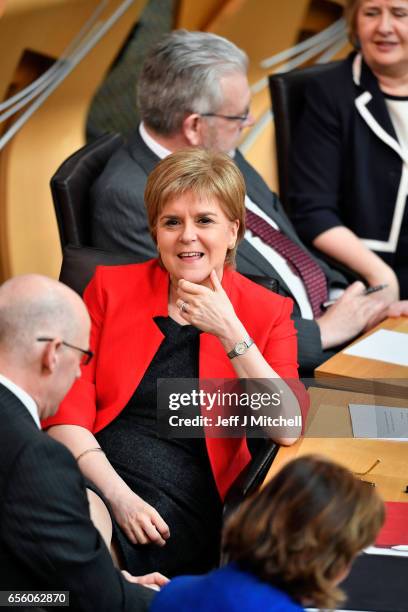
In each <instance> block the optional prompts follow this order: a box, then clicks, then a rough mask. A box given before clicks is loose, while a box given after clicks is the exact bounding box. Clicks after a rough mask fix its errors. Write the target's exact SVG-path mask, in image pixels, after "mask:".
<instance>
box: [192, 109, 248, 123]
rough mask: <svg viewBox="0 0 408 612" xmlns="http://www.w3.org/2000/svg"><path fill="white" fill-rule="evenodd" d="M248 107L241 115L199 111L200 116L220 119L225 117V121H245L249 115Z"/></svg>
mask: <svg viewBox="0 0 408 612" xmlns="http://www.w3.org/2000/svg"><path fill="white" fill-rule="evenodd" d="M249 113H250V111H249V109H248V110H247V111H245V113H244V114H243V115H221V114H219V113H200V116H201V117H219V118H220V119H226V120H227V121H240V122H241V123H245V121H247V119H248V117H249Z"/></svg>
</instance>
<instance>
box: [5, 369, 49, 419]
mask: <svg viewBox="0 0 408 612" xmlns="http://www.w3.org/2000/svg"><path fill="white" fill-rule="evenodd" d="M0 383H1V384H2V385H4V386H5V387H7V389H8V390H9V391H11V392H12V394H13V395H15V396H16V397H17V398H18V399H19V400H20V402H21V403H22V404H24V406H25V407H26V408H27V410H28V412H29V413H30V414H31V416H32V417H33V419H34V422H35V424H36V425H37V427H38V429H41V424H40V417H39V416H38V410H37V404H36V403H35V401H34V400H33V398H32V397H31V395H28V393H26V392H25V391H24V389H22V388H21V387H19V386H18V385H16V384H15V383H13V381H12V380H10V379H9V378H6V377H5V376H3V375H2V374H0Z"/></svg>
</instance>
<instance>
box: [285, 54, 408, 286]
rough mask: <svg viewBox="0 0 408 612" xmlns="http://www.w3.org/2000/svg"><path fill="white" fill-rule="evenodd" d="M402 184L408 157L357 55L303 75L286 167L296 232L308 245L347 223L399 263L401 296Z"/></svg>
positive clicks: (406, 256) (405, 238)
mask: <svg viewBox="0 0 408 612" xmlns="http://www.w3.org/2000/svg"><path fill="white" fill-rule="evenodd" d="M407 190H408V156H407V155H406V154H404V151H403V150H402V148H401V146H400V144H399V142H398V138H397V136H396V133H395V130H394V127H393V124H392V122H391V118H390V115H389V113H388V110H387V106H386V101H385V97H384V95H383V93H382V92H381V90H380V88H379V86H378V82H377V79H376V77H375V76H374V74H373V73H372V72H371V70H370V69H369V67H368V66H367V64H366V63H365V62H364V60H363V59H362V56H361V55H359V54H358V55H356V54H355V53H353V54H351V55H350V56H349V57H348V58H347V59H346V60H344V61H342V62H336V64H334V65H333V68H332V69H330V70H328V71H325V72H324V74H320V75H315V76H313V77H311V80H310V83H309V84H308V87H307V90H306V93H305V107H304V112H303V115H302V117H301V119H300V121H299V123H298V126H297V131H296V137H295V140H294V146H293V152H292V159H291V165H290V194H289V195H290V205H291V210H293V217H292V219H293V222H294V224H295V227H296V229H297V231H298V232H299V235H300V237H301V238H302V239H303V240H305V241H306V242H307V243H310V242H312V241H313V240H314V239H315V238H316V236H318V235H319V234H321V233H322V232H324V231H326V230H328V229H330V228H332V227H336V226H339V225H345V226H347V227H349V228H350V229H351V230H352V231H353V232H354V233H355V234H356V235H357V236H359V238H361V240H362V241H363V242H364V244H365V245H366V246H367V247H368V248H370V249H372V250H373V251H376V252H377V253H378V255H379V256H380V257H382V258H383V259H384V260H385V261H386V262H387V263H388V264H389V265H391V266H392V267H393V268H394V269H395V268H397V270H396V271H397V274H398V268H399V267H401V268H402V267H405V268H406V273H405V275H403V278H400V279H399V280H400V284H401V289H402V291H401V294H402V295H403V294H405V297H408V211H407V207H406V194H407ZM401 281H403V282H401ZM403 285H405V286H403Z"/></svg>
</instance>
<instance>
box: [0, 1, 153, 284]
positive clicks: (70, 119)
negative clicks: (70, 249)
mask: <svg viewBox="0 0 408 612" xmlns="http://www.w3.org/2000/svg"><path fill="white" fill-rule="evenodd" d="M145 2H146V0H136V1H135V2H134V4H133V5H132V7H131V8H130V9H129V10H128V11H127V12H126V13H125V14H124V16H123V17H122V18H121V19H120V20H119V22H118V23H117V24H116V25H115V26H114V27H113V28H112V30H111V31H110V32H109V33H108V34H107V35H106V36H105V37H104V38H103V39H102V41H100V42H99V43H98V45H97V46H96V47H95V48H94V49H93V50H92V51H91V52H90V53H89V55H88V56H87V57H86V58H85V59H84V60H83V61H82V62H81V63H80V64H79V65H78V66H77V68H76V69H75V70H74V71H73V72H72V73H71V75H70V76H69V77H67V79H66V80H65V81H64V82H63V83H62V84H61V86H60V87H59V88H58V89H57V90H56V91H55V92H54V93H53V94H52V95H51V96H50V97H49V98H48V99H47V101H46V102H45V104H44V105H43V106H42V107H41V108H40V109H39V110H38V111H37V112H36V113H35V114H34V115H33V116H32V118H31V119H30V120H29V122H28V123H27V124H26V125H25V126H24V127H23V128H22V130H21V131H20V132H18V134H17V135H16V136H15V137H14V138H13V139H12V141H10V142H9V144H8V145H7V146H6V148H5V149H4V150H3V151H2V152H1V153H0V179H1V188H0V227H1V230H2V236H1V245H0V248H1V251H0V281H1V280H4V279H6V278H8V277H9V276H14V275H16V274H21V273H26V272H41V273H43V274H47V275H49V276H53V277H56V276H57V275H58V272H59V267H60V258H61V255H60V247H59V239H58V231H57V226H56V221H55V217H54V210H53V205H52V200H51V194H50V190H49V185H48V184H49V179H50V177H51V175H52V173H53V172H54V171H55V169H56V168H57V166H58V165H59V164H60V163H61V162H62V161H63V160H64V159H65V158H66V157H67V156H68V155H69V154H70V153H72V152H73V151H74V150H75V149H78V148H79V147H80V146H82V144H83V143H84V127H85V119H86V114H87V111H88V107H89V103H90V101H91V99H92V97H93V95H94V92H95V90H96V88H97V87H98V85H99V84H100V82H101V81H102V79H103V77H104V74H105V71H106V70H107V68H108V67H109V65H110V64H111V62H112V61H113V59H114V58H115V55H116V54H117V52H118V50H119V49H120V47H121V45H122V43H123V41H124V40H125V39H126V37H127V35H128V33H129V30H130V29H131V27H132V26H133V25H134V23H135V22H136V20H137V18H138V16H139V14H140V12H141V10H142V8H143V6H144V4H145ZM99 4H100V2H99V0H13V2H9V4H8V5H7V7H6V11H5V13H4V15H3V17H2V19H1V20H0V40H1V41H2V48H3V49H7V53H4V52H3V53H2V62H1V66H0V87H1V88H2V89H1V90H0V99H4V97H5V95H6V92H7V91H8V89H9V86H10V84H11V83H12V82H14V81H15V75H16V71H17V67H18V65H19V62H20V59H21V57H22V56H23V53H24V51H25V50H26V49H31V50H33V51H34V52H35V53H38V54H44V55H46V56H48V57H51V59H55V58H57V57H58V56H59V55H60V54H61V53H62V52H63V50H64V48H65V47H66V45H67V44H68V43H69V42H70V41H71V40H72V39H73V38H74V37H75V36H76V35H77V33H78V32H79V31H80V29H81V27H82V26H83V24H84V22H85V21H86V20H87V19H88V18H89V17H90V15H91V14H92V13H93V11H94V10H95V8H96V7H97V6H98V5H99ZM120 4H121V0H112V1H111V2H109V3H108V7H107V8H106V9H105V10H104V12H103V14H102V16H101V18H103V19H105V18H106V17H108V16H110V15H111V14H112V13H113V12H114V10H115V9H116V8H117V7H118V6H119V5H120Z"/></svg>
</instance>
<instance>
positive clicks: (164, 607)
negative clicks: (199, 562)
mask: <svg viewBox="0 0 408 612" xmlns="http://www.w3.org/2000/svg"><path fill="white" fill-rule="evenodd" d="M217 610H219V611H220V612H260V611H262V612H301V611H303V608H302V607H301V606H299V604H297V603H295V602H294V601H293V599H291V598H290V597H289V596H288V595H286V593H283V592H282V591H279V590H278V589H276V588H274V587H272V586H271V585H269V584H267V583H266V582H262V581H261V580H259V578H256V576H253V575H252V574H249V573H248V572H244V571H242V570H240V569H239V568H238V567H237V566H236V565H235V564H234V563H232V564H230V565H226V566H225V567H223V568H221V569H218V570H215V571H213V572H211V573H210V574H206V575H205V576H180V577H179V578H174V579H173V580H171V582H170V583H169V584H168V585H167V586H165V587H164V589H162V590H161V591H160V593H158V595H157V596H156V597H155V599H154V600H153V603H152V606H151V608H150V612H216V611H217Z"/></svg>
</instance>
